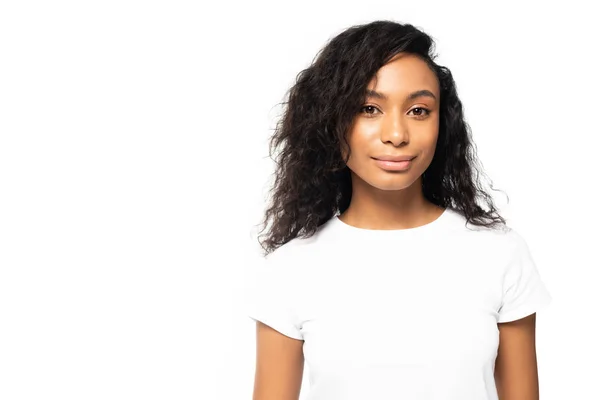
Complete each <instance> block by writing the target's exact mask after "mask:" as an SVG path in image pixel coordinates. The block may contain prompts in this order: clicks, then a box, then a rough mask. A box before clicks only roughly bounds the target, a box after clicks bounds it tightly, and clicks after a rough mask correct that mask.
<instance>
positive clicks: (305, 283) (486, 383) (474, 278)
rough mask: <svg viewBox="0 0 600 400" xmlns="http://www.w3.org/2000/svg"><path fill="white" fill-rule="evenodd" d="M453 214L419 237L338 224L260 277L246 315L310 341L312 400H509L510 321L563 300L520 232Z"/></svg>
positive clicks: (289, 247)
mask: <svg viewBox="0 0 600 400" xmlns="http://www.w3.org/2000/svg"><path fill="white" fill-rule="evenodd" d="M465 224H466V219H465V218H464V217H463V216H462V214H460V213H458V212H456V211H454V210H452V209H450V208H447V209H446V210H445V211H444V213H443V214H442V215H441V216H440V217H438V218H437V219H436V220H435V221H433V222H431V223H429V224H426V225H423V226H420V227H416V228H412V229H398V230H370V229H362V228H357V227H353V226H351V225H348V224H346V223H344V222H342V221H341V220H340V219H339V218H338V217H337V216H336V217H333V218H332V219H330V220H329V221H328V222H327V223H325V224H324V225H322V226H321V227H320V229H319V231H318V232H317V233H316V234H315V236H313V237H311V238H296V239H294V240H292V241H290V242H288V243H286V244H285V245H283V246H282V247H280V248H278V249H277V250H275V251H274V252H273V253H271V254H270V255H269V256H268V257H266V258H261V257H260V256H259V257H257V263H258V264H257V265H253V268H252V269H250V271H251V274H250V275H249V277H250V280H249V281H247V283H248V285H247V286H246V290H247V291H246V296H245V300H246V301H247V302H246V303H245V304H244V308H245V311H246V315H247V316H249V317H250V318H252V319H253V320H258V321H261V322H263V323H265V324H267V325H269V326H271V327H272V328H273V329H275V330H277V331H279V332H281V333H283V334H284V335H287V336H289V337H291V338H294V339H298V340H304V344H303V351H304V358H305V362H306V366H307V367H308V368H307V369H306V371H307V372H308V374H309V376H308V377H309V393H308V395H307V396H306V399H308V400H353V399H357V400H358V399H360V400H364V399H377V400H386V399H389V400H392V399H394V400H397V399H411V400H421V399H435V400H446V399H447V400H451V399H452V400H497V399H498V395H497V392H496V386H495V381H494V364H495V359H496V355H497V350H498V343H499V332H498V326H497V323H498V322H507V321H513V320H517V319H520V318H523V317H525V316H527V315H530V314H532V313H534V312H537V311H539V310H541V309H542V308H544V307H546V306H547V305H548V304H549V303H550V302H551V299H552V298H551V296H550V293H549V291H548V290H547V288H546V286H545V285H544V283H543V281H542V280H541V277H540V274H539V272H538V270H537V267H536V265H535V263H534V261H533V260H532V257H531V254H530V252H529V248H528V246H527V244H526V242H525V241H524V239H523V238H522V237H521V236H520V235H519V234H518V233H517V232H516V231H515V230H514V229H512V228H510V227H507V228H505V229H491V228H482V227H478V226H476V225H472V224H468V227H467V226H465Z"/></svg>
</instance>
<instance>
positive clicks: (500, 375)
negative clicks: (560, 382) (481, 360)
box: [494, 313, 540, 400]
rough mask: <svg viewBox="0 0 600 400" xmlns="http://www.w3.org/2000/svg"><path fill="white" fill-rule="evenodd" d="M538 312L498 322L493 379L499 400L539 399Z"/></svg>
mask: <svg viewBox="0 0 600 400" xmlns="http://www.w3.org/2000/svg"><path fill="white" fill-rule="evenodd" d="M535 318H536V315H535V313H533V314H531V315H529V316H527V317H525V318H521V319H518V320H516V321H510V322H505V323H499V324H498V330H499V331H500V344H499V346H498V355H497V357H496V366H495V370H494V378H495V380H496V388H497V391H498V397H499V400H539V398H540V397H539V385H538V370H537V355H536V348H535Z"/></svg>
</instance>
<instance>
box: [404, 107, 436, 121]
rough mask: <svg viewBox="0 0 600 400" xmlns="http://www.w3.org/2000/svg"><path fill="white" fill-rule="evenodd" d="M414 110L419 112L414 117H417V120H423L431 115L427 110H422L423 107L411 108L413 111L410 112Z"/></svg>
mask: <svg viewBox="0 0 600 400" xmlns="http://www.w3.org/2000/svg"><path fill="white" fill-rule="evenodd" d="M415 110H418V111H419V112H418V113H417V115H416V116H417V119H424V118H427V116H428V115H429V114H430V113H431V111H429V110H428V109H426V108H423V107H415V108H413V109H412V110H410V111H415ZM410 111H409V112H410Z"/></svg>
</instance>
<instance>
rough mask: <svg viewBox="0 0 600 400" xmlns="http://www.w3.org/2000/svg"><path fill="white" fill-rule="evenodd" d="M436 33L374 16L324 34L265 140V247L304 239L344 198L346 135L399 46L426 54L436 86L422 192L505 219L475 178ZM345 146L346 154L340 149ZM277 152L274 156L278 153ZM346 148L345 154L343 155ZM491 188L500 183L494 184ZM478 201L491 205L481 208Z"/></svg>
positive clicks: (478, 216)
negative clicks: (434, 128) (270, 163)
mask: <svg viewBox="0 0 600 400" xmlns="http://www.w3.org/2000/svg"><path fill="white" fill-rule="evenodd" d="M434 50H435V43H434V41H433V39H432V38H431V37H430V36H429V35H427V34H426V33H424V32H423V31H422V30H420V29H418V28H416V27H415V26H413V25H411V24H400V23H397V22H395V21H390V20H379V21H374V22H370V23H367V24H363V25H355V26H352V27H350V28H348V29H346V30H344V31H343V32H341V33H340V34H338V35H337V36H335V37H333V38H332V39H330V40H329V42H328V43H327V44H326V46H324V47H323V48H322V49H321V50H320V51H319V52H318V53H317V55H316V56H315V59H314V60H313V62H312V63H311V65H310V66H309V67H308V68H306V69H304V70H302V71H301V72H300V73H299V74H298V75H297V77H296V81H295V83H294V85H293V86H292V87H291V88H290V89H289V90H288V92H287V93H286V95H287V101H284V102H283V103H281V104H284V105H285V107H284V112H283V116H282V118H281V119H280V120H279V121H278V123H277V126H276V129H275V132H274V134H273V135H272V136H271V138H270V141H269V156H270V158H271V159H273V160H274V161H275V163H276V168H275V172H274V178H275V179H274V181H273V186H272V188H271V190H270V194H271V195H272V196H271V200H270V204H269V205H268V208H267V209H266V212H265V215H264V220H263V221H262V229H261V230H260V232H259V233H262V232H264V230H265V229H267V227H268V226H269V224H270V228H269V229H268V231H267V233H265V234H263V235H259V243H260V245H261V247H262V248H263V250H264V254H265V255H268V254H269V253H271V252H273V251H274V250H276V249H277V248H278V247H280V246H282V245H284V244H285V243H287V242H289V241H290V240H292V239H294V238H296V237H305V238H308V237H310V236H312V235H314V233H315V232H316V231H317V230H318V228H319V227H320V226H321V225H323V224H324V223H325V222H327V221H328V220H329V219H330V218H332V217H334V216H336V215H337V214H341V213H343V212H344V211H345V210H346V209H347V208H348V206H349V205H350V199H351V194H352V184H351V179H350V177H351V175H350V170H349V168H348V167H347V166H346V162H347V161H348V157H349V155H350V147H349V144H348V140H347V133H348V132H349V129H350V128H351V125H352V121H353V120H354V118H355V116H356V114H357V112H358V110H360V107H361V106H362V104H364V101H365V96H366V89H367V86H368V84H369V82H370V81H371V79H372V78H373V77H374V76H376V73H377V71H378V70H379V69H380V68H381V67H382V66H383V65H385V64H386V63H387V62H389V60H391V59H392V58H393V57H394V56H395V55H396V54H398V53H400V52H405V53H412V54H414V55H417V56H419V57H420V58H421V59H423V60H424V61H425V62H426V63H427V65H428V66H429V67H430V68H431V69H432V70H433V71H434V72H435V73H436V76H437V78H438V82H439V85H440V97H441V99H440V120H439V132H438V141H437V146H436V151H435V154H434V157H433V160H432V162H431V164H430V166H429V167H428V168H427V170H426V171H425V173H423V175H422V190H423V195H424V197H425V198H426V199H427V200H429V201H430V202H432V203H434V204H436V205H438V206H441V207H448V208H451V209H453V210H455V211H458V212H460V213H461V214H462V215H464V216H465V217H466V219H467V222H468V223H471V224H473V225H478V226H486V227H495V226H497V225H505V224H506V221H505V220H504V218H502V217H501V216H500V215H499V214H498V212H497V210H496V208H495V206H494V202H493V199H492V197H491V196H490V195H489V194H488V193H486V192H485V191H484V190H483V189H482V188H481V186H480V183H479V175H480V174H482V172H481V171H480V170H479V169H478V168H477V164H478V163H479V161H478V160H477V157H476V147H475V145H474V143H473V142H472V138H471V133H470V128H469V126H468V124H467V123H466V122H465V119H464V115H463V107H462V103H461V101H460V100H459V98H458V95H457V92H456V85H455V83H454V79H453V77H452V74H451V72H450V70H449V69H448V68H446V67H443V66H440V65H437V64H436V63H435V62H434V59H435V58H436V57H437V55H436V54H435V53H434ZM344 150H346V152H344ZM274 154H275V157H274ZM343 154H346V158H343V156H342V155H343ZM494 190H496V189H494ZM478 201H483V202H485V203H487V208H488V210H485V209H483V208H482V207H480V205H479V204H478Z"/></svg>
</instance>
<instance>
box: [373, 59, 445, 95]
mask: <svg viewBox="0 0 600 400" xmlns="http://www.w3.org/2000/svg"><path fill="white" fill-rule="evenodd" d="M368 88H369V89H377V90H378V91H381V92H385V93H387V94H389V95H390V96H394V94H398V95H403V94H405V93H407V92H411V91H414V90H420V89H429V90H430V91H432V92H433V93H434V94H435V95H436V96H437V95H438V94H439V88H438V81H437V77H436V75H435V73H434V72H433V71H432V70H431V68H429V66H428V65H427V63H426V62H425V61H423V60H422V59H421V58H419V57H418V56H416V55H413V54H405V53H401V54H399V55H396V56H395V57H394V58H393V59H392V60H391V61H390V62H389V63H387V64H386V65H384V66H383V67H381V68H380V69H379V71H377V74H376V75H375V76H374V77H373V79H372V80H371V82H369V86H368ZM438 98H439V96H438Z"/></svg>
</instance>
